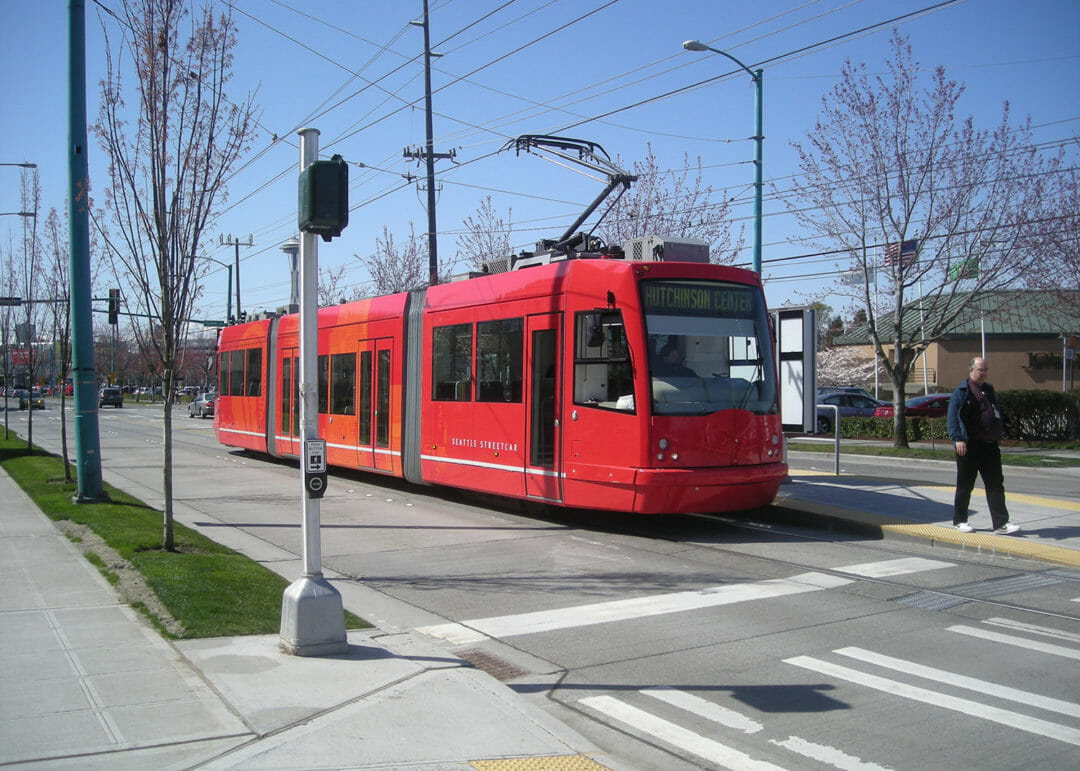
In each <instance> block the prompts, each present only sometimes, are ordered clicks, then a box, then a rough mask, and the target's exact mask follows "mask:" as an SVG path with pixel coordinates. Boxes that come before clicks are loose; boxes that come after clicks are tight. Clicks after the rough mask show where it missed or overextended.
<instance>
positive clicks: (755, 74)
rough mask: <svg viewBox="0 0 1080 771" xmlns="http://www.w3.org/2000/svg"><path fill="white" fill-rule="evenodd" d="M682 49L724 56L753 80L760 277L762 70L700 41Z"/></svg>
mask: <svg viewBox="0 0 1080 771" xmlns="http://www.w3.org/2000/svg"><path fill="white" fill-rule="evenodd" d="M683 48H685V49H686V50H687V51H712V52H713V53H714V54H720V55H721V56H726V57H727V58H728V59H730V60H731V61H733V62H735V63H736V64H737V65H739V66H740V67H741V68H742V69H744V70H746V72H747V73H749V75H750V77H751V78H753V80H754V263H753V270H754V272H755V273H757V274H758V275H759V276H760V275H761V216H762V212H761V207H762V190H761V187H762V172H763V169H764V159H763V157H762V155H763V144H764V140H765V134H764V131H763V122H762V114H763V111H764V107H763V104H762V97H761V86H762V79H763V77H764V74H765V73H764V71H763V70H752V69H750V68H749V67H747V66H746V65H745V64H743V63H742V62H740V61H739V60H738V59H736V58H735V57H734V56H732V55H731V54H729V53H728V52H726V51H721V50H720V49H719V48H713V47H712V46H710V45H706V44H705V43H702V42H701V41H700V40H687V41H686V42H685V43H683Z"/></svg>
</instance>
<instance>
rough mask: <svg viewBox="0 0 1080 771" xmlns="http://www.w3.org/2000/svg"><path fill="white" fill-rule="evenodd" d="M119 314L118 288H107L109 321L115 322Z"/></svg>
mask: <svg viewBox="0 0 1080 771" xmlns="http://www.w3.org/2000/svg"><path fill="white" fill-rule="evenodd" d="M119 316H120V290H119V289H110V290H109V323H110V324H115V323H116V321H117V319H118V318H119Z"/></svg>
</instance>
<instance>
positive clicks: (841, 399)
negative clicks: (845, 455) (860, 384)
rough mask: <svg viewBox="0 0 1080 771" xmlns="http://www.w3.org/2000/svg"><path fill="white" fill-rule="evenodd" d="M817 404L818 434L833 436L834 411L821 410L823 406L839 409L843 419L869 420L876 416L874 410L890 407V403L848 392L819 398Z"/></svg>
mask: <svg viewBox="0 0 1080 771" xmlns="http://www.w3.org/2000/svg"><path fill="white" fill-rule="evenodd" d="M817 403H818V410H817V432H818V433H819V434H831V433H832V430H833V419H834V413H833V411H832V410H828V409H821V405H826V404H827V405H834V406H836V407H838V408H839V413H840V417H841V418H855V417H859V418H868V417H870V416H872V415H873V414H874V410H876V409H877V408H878V407H883V406H888V402H883V401H879V400H878V399H873V398H871V397H869V396H863V395H862V394H859V393H848V392H846V391H842V392H839V393H831V394H824V395H822V396H819V397H818V399H817Z"/></svg>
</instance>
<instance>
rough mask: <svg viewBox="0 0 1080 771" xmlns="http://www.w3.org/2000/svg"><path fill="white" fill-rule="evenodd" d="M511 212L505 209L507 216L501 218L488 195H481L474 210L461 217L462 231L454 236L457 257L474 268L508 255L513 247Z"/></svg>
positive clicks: (478, 268)
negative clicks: (456, 237)
mask: <svg viewBox="0 0 1080 771" xmlns="http://www.w3.org/2000/svg"><path fill="white" fill-rule="evenodd" d="M512 213H513V212H512V210H510V209H507V211H506V219H503V218H502V217H501V216H499V214H498V213H497V212H496V211H495V207H494V206H493V205H492V203H491V196H490V195H489V196H487V197H486V198H484V200H483V201H481V202H480V206H479V207H478V208H477V210H476V212H475V214H470V215H469V216H467V217H466V218H465V219H463V220H462V221H461V224H462V225H464V226H465V233H463V234H462V235H460V236H458V239H457V248H458V253H457V257H458V259H459V260H461V261H462V262H463V263H465V264H466V265H468V266H470V267H471V268H473V269H475V270H481V269H482V268H483V265H484V262H485V261H487V260H490V259H492V258H493V257H506V256H508V255H509V254H510V253H511V252H512V251H513V246H512V245H511V242H510V237H511V233H512V232H513V229H514V228H513V221H512Z"/></svg>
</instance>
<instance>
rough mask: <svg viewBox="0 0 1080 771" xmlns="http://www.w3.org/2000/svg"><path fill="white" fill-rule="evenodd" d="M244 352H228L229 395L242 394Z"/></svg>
mask: <svg viewBox="0 0 1080 771" xmlns="http://www.w3.org/2000/svg"><path fill="white" fill-rule="evenodd" d="M244 358H245V357H244V352H243V351H230V352H229V396H243V395H244Z"/></svg>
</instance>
